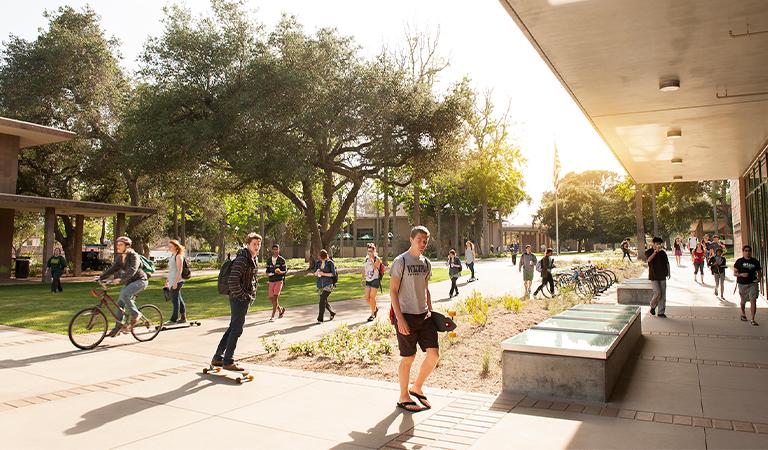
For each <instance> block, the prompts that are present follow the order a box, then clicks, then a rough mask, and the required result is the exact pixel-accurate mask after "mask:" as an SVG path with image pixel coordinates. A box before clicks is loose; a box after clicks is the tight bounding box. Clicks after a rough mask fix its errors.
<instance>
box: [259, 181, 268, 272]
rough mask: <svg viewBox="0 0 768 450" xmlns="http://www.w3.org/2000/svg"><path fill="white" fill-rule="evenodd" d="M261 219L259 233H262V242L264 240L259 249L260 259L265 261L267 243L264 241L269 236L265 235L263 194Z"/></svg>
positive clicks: (260, 208)
mask: <svg viewBox="0 0 768 450" xmlns="http://www.w3.org/2000/svg"><path fill="white" fill-rule="evenodd" d="M259 220H260V221H261V227H260V232H259V234H260V235H261V242H262V245H261V248H260V249H259V259H260V260H262V261H264V246H265V245H266V244H265V243H264V241H265V240H266V239H267V237H266V236H264V235H265V234H266V228H265V224H264V197H263V196H262V199H261V206H260V207H259Z"/></svg>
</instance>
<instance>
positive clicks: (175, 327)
mask: <svg viewBox="0 0 768 450" xmlns="http://www.w3.org/2000/svg"><path fill="white" fill-rule="evenodd" d="M199 326H200V321H199V320H192V321H189V322H187V323H180V324H178V325H171V326H165V325H163V328H162V329H161V331H165V330H178V329H179V328H190V327H199Z"/></svg>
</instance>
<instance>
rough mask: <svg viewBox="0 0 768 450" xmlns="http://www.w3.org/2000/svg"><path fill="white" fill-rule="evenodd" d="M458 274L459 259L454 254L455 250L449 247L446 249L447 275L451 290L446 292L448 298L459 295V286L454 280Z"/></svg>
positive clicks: (456, 279) (459, 270) (459, 269)
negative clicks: (448, 249) (449, 279)
mask: <svg viewBox="0 0 768 450" xmlns="http://www.w3.org/2000/svg"><path fill="white" fill-rule="evenodd" d="M460 275H461V261H460V260H459V257H458V256H456V250H454V249H451V250H450V251H448V276H449V277H450V278H451V290H450V292H449V293H448V298H453V297H454V296H457V295H459V287H458V286H457V285H456V282H457V281H458V280H459V276H460ZM454 292H455V294H454Z"/></svg>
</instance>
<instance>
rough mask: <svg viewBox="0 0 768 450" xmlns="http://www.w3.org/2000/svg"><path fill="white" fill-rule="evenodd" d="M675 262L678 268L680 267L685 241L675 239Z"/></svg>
mask: <svg viewBox="0 0 768 450" xmlns="http://www.w3.org/2000/svg"><path fill="white" fill-rule="evenodd" d="M674 247H675V262H677V267H680V259H681V258H682V257H683V240H682V239H680V238H679V237H678V238H675V244H674Z"/></svg>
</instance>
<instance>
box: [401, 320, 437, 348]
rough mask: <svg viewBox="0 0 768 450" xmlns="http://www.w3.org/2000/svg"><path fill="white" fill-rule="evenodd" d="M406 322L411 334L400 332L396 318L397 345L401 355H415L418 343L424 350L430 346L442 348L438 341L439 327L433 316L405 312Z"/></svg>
mask: <svg viewBox="0 0 768 450" xmlns="http://www.w3.org/2000/svg"><path fill="white" fill-rule="evenodd" d="M403 317H404V318H405V322H406V323H407V324H408V328H410V331H411V334H409V335H407V336H406V335H404V334H400V329H398V328H397V319H395V323H394V325H395V330H397V346H398V347H399V348H400V356H413V355H415V354H416V344H418V345H419V347H421V351H422V352H426V351H427V349H428V348H440V346H439V345H438V342H437V328H435V322H433V321H432V319H431V318H427V313H424V314H405V313H403Z"/></svg>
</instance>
